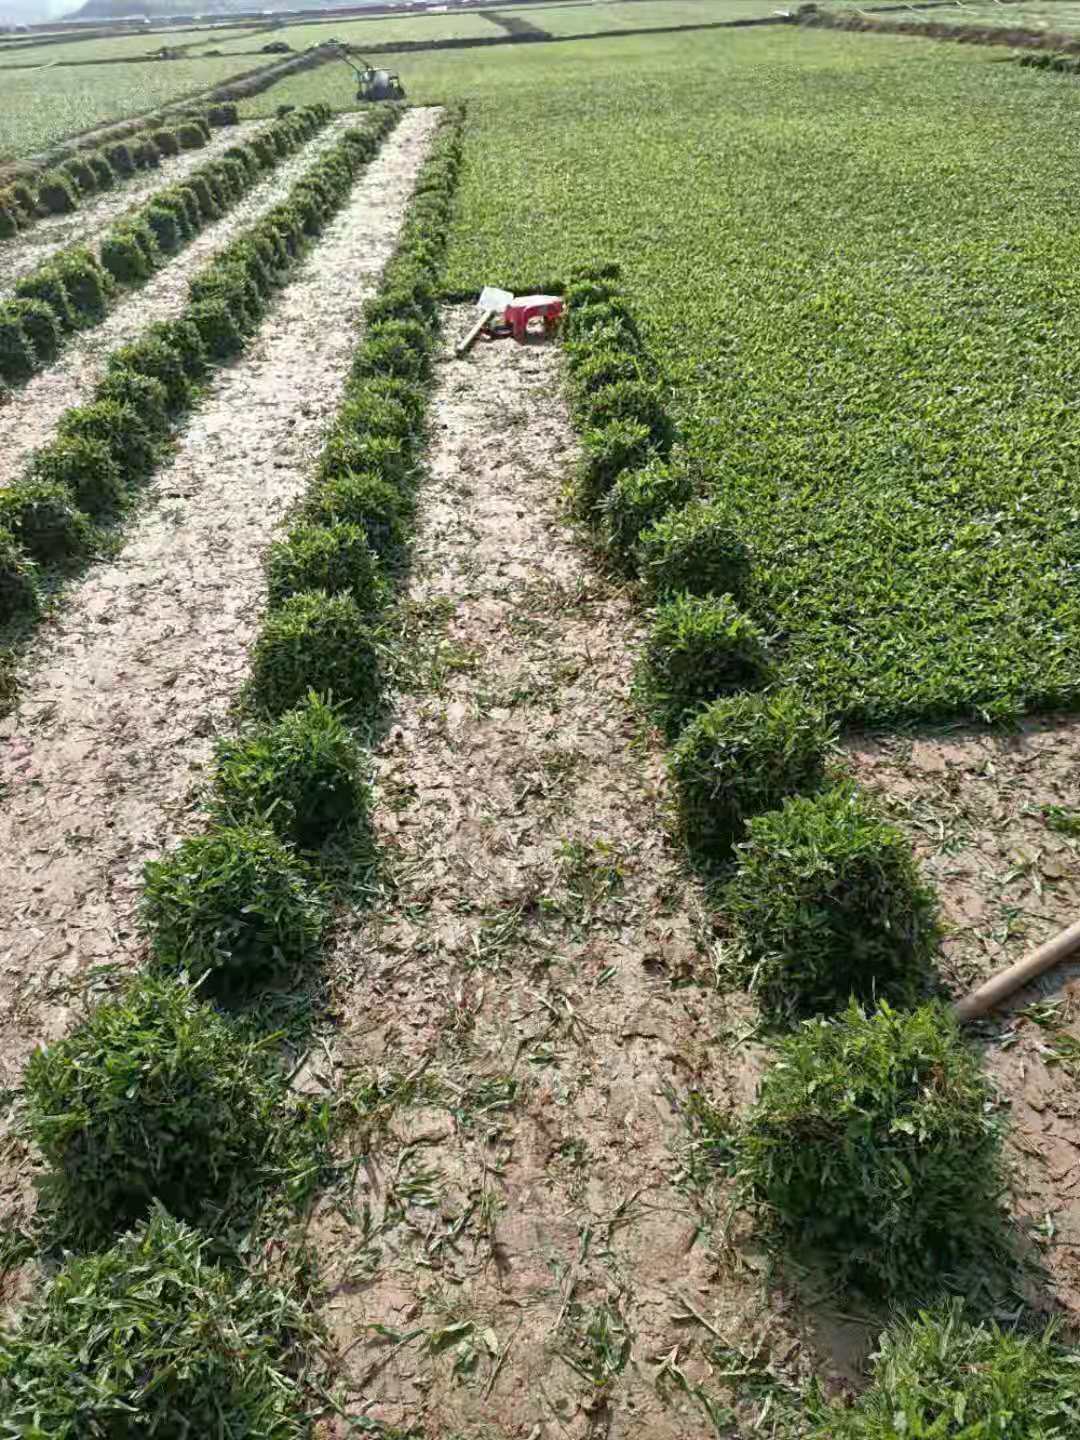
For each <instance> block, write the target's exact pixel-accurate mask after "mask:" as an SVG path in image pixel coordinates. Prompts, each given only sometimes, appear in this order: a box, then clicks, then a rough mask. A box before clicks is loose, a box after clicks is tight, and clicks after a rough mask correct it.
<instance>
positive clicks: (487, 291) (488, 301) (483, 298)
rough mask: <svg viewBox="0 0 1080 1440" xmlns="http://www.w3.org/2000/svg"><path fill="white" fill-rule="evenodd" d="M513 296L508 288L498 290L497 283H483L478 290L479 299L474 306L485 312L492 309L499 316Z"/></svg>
mask: <svg viewBox="0 0 1080 1440" xmlns="http://www.w3.org/2000/svg"><path fill="white" fill-rule="evenodd" d="M513 298H514V297H513V295H511V294H510V291H509V290H500V289H499V287H498V286H497V285H485V286H484V288H483V290H481V291H480V299H479V300H478V301H477V302H476V308H477V309H478V310H481V311H483V312H484V313H485V314H486V313H487V311H489V310H494V311H496V312H497V313H498V314H499V315H500V316H501V315H502V313H503V311H504V310H505V309H506V307H507V305H509V304H510V302H511V301H512V300H513Z"/></svg>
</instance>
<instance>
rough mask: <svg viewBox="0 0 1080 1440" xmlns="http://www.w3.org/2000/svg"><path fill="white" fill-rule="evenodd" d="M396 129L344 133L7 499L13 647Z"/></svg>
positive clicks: (4, 575)
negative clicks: (384, 137) (47, 588)
mask: <svg viewBox="0 0 1080 1440" xmlns="http://www.w3.org/2000/svg"><path fill="white" fill-rule="evenodd" d="M288 119H289V121H291V131H290V137H289V141H288V143H289V144H290V145H291V144H293V143H299V139H300V137H301V136H302V135H304V134H310V133H312V132H313V131H314V129H316V128H318V127H319V126H321V125H322V124H324V123H325V122H326V119H327V112H326V111H325V110H319V111H315V112H310V113H308V112H297V113H296V116H295V117H292V116H290V117H288ZM395 120H396V112H392V111H386V110H381V111H379V112H378V114H377V115H373V116H372V117H371V118H370V119H369V120H368V121H367V122H366V123H362V124H361V126H360V127H358V128H355V129H350V130H347V131H346V132H345V133H344V134H343V136H342V138H341V140H340V141H339V142H338V143H337V144H336V145H335V146H334V147H333V148H332V149H331V150H330V151H329V152H328V153H327V154H326V155H324V156H322V157H321V158H320V159H318V160H317V161H316V162H315V163H314V164H313V165H312V166H311V168H310V169H309V170H308V172H307V173H306V174H305V175H303V176H302V177H301V179H300V180H299V181H298V182H297V183H296V184H295V185H294V186H293V187H292V189H291V190H290V192H289V194H288V196H287V197H286V199H285V200H284V201H282V202H281V203H280V204H278V205H276V206H274V207H273V208H272V209H271V210H270V211H268V212H267V214H265V215H264V216H263V217H262V218H261V219H260V220H258V221H257V222H256V223H255V224H253V225H252V226H250V227H249V228H248V229H247V230H246V231H243V232H242V233H241V234H240V235H238V236H237V237H236V239H235V240H233V241H232V242H231V243H230V244H229V245H228V246H227V247H226V248H225V250H224V251H222V252H221V253H219V254H218V255H217V256H215V258H214V259H213V260H212V261H211V262H210V264H208V265H207V266H206V267H205V268H204V269H203V270H202V271H200V272H199V274H198V275H196V276H195V277H194V278H193V279H192V281H191V284H190V298H189V302H188V305H187V307H186V308H185V310H184V311H183V312H182V313H181V314H180V316H179V317H178V318H176V319H175V320H171V321H167V322H163V323H159V324H155V325H152V326H150V327H149V328H148V329H147V331H146V332H145V333H144V334H143V335H142V336H141V337H140V339H138V340H137V341H135V342H134V343H133V344H131V345H126V346H123V347H121V348H120V349H119V350H117V351H116V352H115V353H114V354H113V355H112V356H111V357H110V362H109V369H108V372H107V374H106V376H105V379H104V380H103V381H102V382H101V384H100V385H99V386H98V387H97V390H96V391H95V392H94V395H93V398H92V400H91V401H90V403H89V404H87V405H81V406H77V407H75V408H73V409H71V410H69V411H67V412H66V414H65V415H64V417H63V419H62V420H61V422H60V425H59V428H58V434H57V437H56V439H55V440H53V441H52V442H50V443H49V444H48V445H45V446H43V447H42V448H41V449H40V450H38V451H37V452H36V453H35V454H34V456H33V458H32V459H31V461H30V464H29V466H28V468H27V473H26V474H25V476H24V477H22V478H21V479H20V480H18V481H16V482H15V483H13V484H11V485H8V486H6V487H4V488H3V489H2V490H0V541H2V545H0V559H2V560H3V562H4V567H5V568H3V569H2V570H0V625H4V626H5V627H6V630H7V635H8V638H9V640H10V641H11V642H12V643H16V642H23V643H25V641H26V640H27V638H28V637H29V635H30V634H31V633H32V630H33V627H34V625H35V624H36V622H37V621H38V620H39V619H40V617H41V614H42V610H43V594H44V588H45V586H46V585H48V586H50V587H52V588H53V589H55V588H56V586H57V585H58V584H59V583H60V582H61V581H62V580H63V579H64V578H65V577H68V576H70V575H71V574H72V573H73V572H77V570H78V569H79V568H80V567H81V566H82V565H83V564H85V562H86V560H87V559H88V558H89V557H90V556H92V555H93V554H95V553H98V552H99V551H100V549H101V548H102V547H103V546H104V545H106V544H107V543H109V542H110V540H111V541H112V542H114V543H115V540H116V533H117V525H118V522H119V521H120V520H121V519H122V518H123V517H124V515H125V514H126V512H127V511H128V510H129V509H130V507H131V505H132V503H133V501H134V499H135V497H136V495H137V492H138V490H139V488H140V486H142V485H143V484H144V483H145V481H146V480H147V479H148V477H149V476H150V474H151V473H152V472H153V470H154V469H155V467H156V466H157V464H158V461H159V460H160V459H161V457H162V456H163V455H164V454H165V453H166V450H167V446H168V442H169V437H170V435H171V433H172V430H173V427H174V426H175V425H176V423H177V422H178V420H179V419H180V417H181V416H182V415H184V414H185V413H186V412H187V411H189V410H190V409H191V408H192V407H193V406H194V405H196V404H197V403H198V400H199V396H200V393H201V386H202V385H203V383H204V382H205V381H206V379H207V377H208V376H209V374H210V373H211V372H212V370H213V369H214V368H216V367H218V366H220V365H223V364H225V363H226V362H228V361H229V360H231V359H232V358H233V357H235V356H236V355H237V354H239V353H240V351H241V350H242V349H243V348H244V346H245V345H246V343H247V340H248V338H249V336H251V335H252V334H253V333H254V331H255V330H256V328H257V326H258V323H259V321H260V320H261V318H262V316H263V314H264V313H265V311H266V308H267V306H268V305H269V304H270V302H271V299H272V297H273V295H274V293H275V291H276V290H277V289H278V288H280V287H281V286H282V285H284V284H286V283H287V281H288V277H289V275H290V273H291V272H292V270H293V269H294V268H295V266H296V265H297V263H298V262H299V260H300V259H301V258H302V256H303V255H304V254H305V253H306V251H307V248H308V246H309V245H310V243H311V241H312V239H313V238H314V237H315V236H317V235H318V234H319V233H320V232H321V231H322V229H323V228H324V226H325V225H326V223H327V221H328V220H329V218H330V217H331V216H332V215H333V214H334V213H335V212H336V210H337V209H338V207H339V206H340V204H341V203H342V202H343V200H344V198H345V196H346V195H347V194H348V191H349V189H350V188H351V185H352V182H353V179H354V177H355V175H356V173H357V171H358V169H359V167H360V166H361V165H362V164H364V163H366V161H367V159H369V158H370V156H371V154H372V153H373V151H374V149H375V148H376V147H377V145H378V143H379V140H380V139H381V137H382V135H383V134H384V133H385V132H386V129H387V128H388V127H389V126H390V125H391V124H392V123H394V121H395ZM278 123H279V124H281V123H284V122H278ZM265 138H266V140H267V143H268V144H270V143H271V142H270V141H269V137H265ZM271 148H273V147H272V146H271ZM235 163H236V164H237V165H239V163H240V162H239V161H237V162H235Z"/></svg>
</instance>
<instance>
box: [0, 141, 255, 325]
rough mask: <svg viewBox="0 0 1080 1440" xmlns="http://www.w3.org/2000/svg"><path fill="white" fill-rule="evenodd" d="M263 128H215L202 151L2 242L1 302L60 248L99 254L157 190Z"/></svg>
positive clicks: (167, 159)
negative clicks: (105, 238) (109, 229)
mask: <svg viewBox="0 0 1080 1440" xmlns="http://www.w3.org/2000/svg"><path fill="white" fill-rule="evenodd" d="M258 128H259V126H258V125H257V124H255V123H254V122H252V121H245V122H244V123H242V124H240V125H225V126H222V127H221V128H220V129H218V130H214V131H213V132H212V133H211V135H210V141H209V143H208V144H207V145H204V146H203V148H202V149H201V150H184V151H182V152H181V153H180V154H179V155H166V156H164V157H163V158H162V161H161V165H160V166H159V168H158V169H157V170H146V171H141V172H140V173H139V174H138V175H136V176H133V177H132V178H131V179H130V180H128V181H126V182H122V183H120V184H118V185H117V187H116V189H115V190H108V191H106V192H105V193H104V194H103V195H96V196H94V198H93V199H91V200H87V201H86V203H85V204H83V205H81V206H80V207H79V209H78V210H77V211H76V212H75V213H74V214H72V215H46V216H45V217H44V219H41V220H38V221H35V223H34V225H33V227H32V229H30V230H28V231H26V232H25V234H22V235H17V236H14V237H13V238H12V239H10V240H5V241H3V242H2V243H0V271H2V273H3V283H2V284H0V300H6V299H7V298H8V297H9V296H10V295H11V293H12V291H13V290H14V288H15V286H16V284H17V283H18V282H19V281H20V280H21V279H22V278H23V276H24V275H28V274H29V273H30V271H31V270H36V269H37V267H38V266H39V265H42V264H44V262H45V261H46V260H48V259H49V258H50V257H51V256H53V255H55V254H56V252H57V251H58V250H63V249H64V248H65V246H68V245H89V246H90V247H91V248H92V249H93V250H94V251H95V253H96V252H97V245H98V242H99V240H100V232H101V231H103V230H104V229H105V228H106V226H109V225H112V224H113V223H114V221H116V220H119V219H120V218H121V217H122V216H124V215H126V214H127V213H128V212H129V211H130V210H134V209H135V208H136V206H139V205H143V204H144V203H145V202H146V201H147V200H148V199H149V197H150V196H151V195H153V194H154V192H155V191H157V190H162V189H164V188H165V187H166V186H167V185H177V184H179V183H180V182H181V181H183V180H186V179H187V177H188V176H189V175H190V174H191V172H192V171H193V170H197V169H198V168H199V166H200V165H203V164H205V163H206V162H207V161H208V160H213V159H214V158H215V157H216V156H218V155H220V154H222V152H223V151H225V150H228V148H229V146H230V145H237V144H239V142H240V141H241V140H244V139H246V138H247V136H248V135H250V134H251V133H252V131H254V130H257V129H258Z"/></svg>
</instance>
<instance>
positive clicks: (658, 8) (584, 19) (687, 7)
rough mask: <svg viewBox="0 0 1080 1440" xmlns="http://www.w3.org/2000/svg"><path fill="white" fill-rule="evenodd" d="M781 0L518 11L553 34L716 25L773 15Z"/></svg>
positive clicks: (623, 1)
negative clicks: (719, 22) (721, 22)
mask: <svg viewBox="0 0 1080 1440" xmlns="http://www.w3.org/2000/svg"><path fill="white" fill-rule="evenodd" d="M783 8H784V6H783V5H782V4H781V3H780V0H775V3H770V0H630V3H627V0H610V3H608V4H604V3H600V4H595V5H542V6H539V7H537V8H533V7H529V8H528V9H527V10H521V11H519V12H517V13H519V14H521V15H523V16H524V17H525V18H526V19H528V20H530V21H531V22H532V23H533V24H534V25H537V26H539V27H540V29H541V30H547V31H548V33H549V34H551V35H592V34H597V33H599V32H600V31H602V30H612V31H618V30H647V29H650V28H652V27H659V26H662V25H715V24H716V23H717V22H718V21H726V20H749V19H754V18H757V17H759V16H764V15H772V14H774V13H775V12H776V11H777V10H778V9H783Z"/></svg>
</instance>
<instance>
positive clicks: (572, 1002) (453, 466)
mask: <svg viewBox="0 0 1080 1440" xmlns="http://www.w3.org/2000/svg"><path fill="white" fill-rule="evenodd" d="M470 318H471V317H470V312H469V311H468V310H466V309H457V310H453V311H451V312H450V313H449V315H448V317H447V330H446V334H447V336H448V337H451V338H452V337H454V336H455V335H456V334H457V333H458V332H459V331H461V330H464V328H465V327H466V324H467V323H468V320H469V319H470ZM560 383H561V380H560V373H559V362H558V355H557V351H556V350H555V349H554V348H543V347H528V348H524V349H521V348H517V347H516V346H514V345H513V344H512V343H509V342H507V343H503V344H500V345H491V346H488V347H483V346H482V347H480V348H478V349H477V350H475V351H474V352H473V354H472V356H471V357H470V358H469V359H468V360H466V361H455V360H453V359H451V358H449V355H448V354H447V355H446V356H444V358H443V360H442V361H441V364H440V370H439V380H438V385H437V390H436V395H435V400H434V407H433V435H432V450H431V477H430V482H429V483H428V484H427V485H426V487H425V491H424V497H423V513H422V517H421V523H420V533H419V537H418V544H417V552H416V564H415V569H414V573H413V577H412V582H411V588H410V591H409V595H408V601H407V615H406V621H405V628H406V631H407V645H406V650H407V653H408V655H409V656H411V659H410V661H409V667H408V671H407V673H406V674H405V675H404V676H403V687H404V690H405V694H404V695H403V698H402V704H401V708H400V711H399V712H398V714H397V717H396V719H397V723H396V724H395V725H394V728H393V730H392V732H391V733H390V734H389V736H388V738H387V740H386V742H385V744H384V745H383V746H382V748H381V751H380V753H379V755H378V785H379V799H380V803H379V806H378V809H377V827H378V832H379V833H378V840H379V844H380V849H381V851H382V853H383V854H384V855H385V856H386V857H387V861H386V863H387V870H388V873H387V876H386V885H387V891H388V894H387V899H386V903H385V905H384V906H379V907H377V908H375V909H374V910H373V911H372V912H371V913H370V914H368V915H365V916H362V917H353V920H352V922H351V923H349V924H345V925H343V926H342V927H341V931H340V935H339V943H338V945H337V947H336V950H335V956H334V977H333V985H334V994H335V1000H336V1006H335V1008H336V1010H337V1011H338V1012H339V1015H340V1018H341V1028H340V1030H339V1031H338V1032H337V1033H336V1036H335V1038H334V1039H333V1040H332V1041H331V1043H332V1044H333V1045H336V1051H335V1052H332V1053H333V1062H334V1064H333V1069H332V1070H331V1069H329V1068H327V1069H325V1071H324V1074H323V1081H324V1083H327V1084H332V1085H334V1086H335V1087H336V1088H339V1089H340V1090H343V1091H344V1092H345V1093H346V1094H349V1095H353V1096H354V1097H355V1099H356V1105H357V1112H358V1120H357V1126H356V1132H355V1137H354V1143H355V1155H356V1170H355V1173H354V1182H353V1184H352V1186H351V1188H347V1189H346V1190H340V1191H338V1192H336V1193H334V1194H332V1195H329V1196H328V1197H327V1198H326V1200H325V1202H324V1204H323V1206H322V1209H321V1212H320V1214H319V1215H318V1216H317V1217H316V1218H315V1220H314V1221H313V1223H312V1226H311V1228H310V1230H309V1239H310V1240H311V1241H312V1243H313V1250H314V1252H315V1253H316V1254H317V1255H318V1256H319V1257H320V1263H321V1267H322V1268H321V1277H320V1278H321V1280H322V1283H323V1286H324V1289H325V1297H326V1298H325V1307H324V1318H325V1320H326V1322H327V1324H328V1326H329V1327H330V1331H331V1334H332V1335H333V1337H334V1340H335V1343H336V1347H337V1351H338V1354H339V1357H340V1365H341V1377H342V1384H343V1387H344V1390H345V1391H346V1393H347V1397H348V1398H347V1402H346V1404H345V1405H344V1409H345V1411H346V1412H347V1413H349V1414H351V1415H357V1414H361V1413H362V1414H365V1415H367V1416H369V1417H370V1418H372V1419H378V1420H381V1421H383V1422H384V1423H386V1424H388V1425H391V1426H403V1427H406V1428H408V1429H409V1433H410V1434H412V1433H414V1430H413V1428H412V1427H415V1433H417V1434H423V1435H425V1436H429V1437H451V1436H459V1435H461V1436H464V1435H467V1436H469V1437H470V1440H472V1437H481V1436H489V1435H490V1436H493V1437H494V1436H496V1435H498V1436H502V1437H506V1436H522V1437H524V1436H540V1435H554V1434H560V1435H565V1436H574V1437H578V1436H587V1435H594V1434H610V1435H611V1436H631V1435H633V1436H640V1435H644V1434H648V1435H650V1436H653V1437H676V1436H677V1437H686V1440H690V1437H694V1440H698V1437H700V1436H702V1435H703V1434H706V1433H709V1431H710V1430H711V1422H710V1408H711V1407H714V1408H715V1413H716V1414H717V1415H720V1414H721V1413H723V1412H724V1407H725V1405H726V1404H727V1402H728V1401H729V1400H731V1401H733V1403H736V1404H740V1403H742V1402H741V1401H740V1399H739V1396H738V1394H737V1393H736V1392H737V1391H738V1388H739V1387H738V1386H737V1385H732V1384H731V1383H729V1382H728V1381H727V1380H726V1379H725V1378H724V1377H725V1375H726V1374H727V1372H728V1371H729V1370H730V1369H731V1368H732V1366H734V1367H735V1369H739V1368H740V1367H743V1368H745V1365H746V1363H747V1362H746V1359H745V1356H746V1355H749V1356H752V1355H753V1354H754V1353H756V1350H757V1348H758V1346H759V1345H761V1344H764V1346H765V1348H766V1351H767V1352H768V1354H770V1355H771V1356H773V1357H774V1358H776V1359H777V1360H778V1362H782V1363H783V1365H784V1366H786V1367H787V1368H788V1370H789V1372H790V1373H791V1375H792V1376H799V1375H801V1376H802V1378H805V1377H806V1376H807V1375H808V1374H809V1373H810V1369H811V1368H813V1369H817V1370H822V1371H823V1372H824V1373H825V1374H826V1375H827V1373H828V1366H827V1365H826V1366H822V1365H820V1363H819V1362H818V1361H817V1360H816V1359H815V1358H814V1357H813V1353H812V1351H811V1350H810V1349H809V1348H808V1346H807V1345H805V1344H804V1343H803V1341H802V1340H801V1339H800V1336H799V1334H798V1333H797V1332H796V1331H795V1330H794V1329H793V1328H792V1326H791V1325H790V1323H789V1321H788V1320H787V1319H786V1318H785V1309H786V1308H787V1307H786V1306H785V1303H784V1302H783V1300H782V1299H781V1300H779V1301H778V1300H777V1299H776V1297H774V1298H773V1300H772V1302H771V1306H772V1308H770V1302H769V1300H768V1298H767V1296H766V1294H765V1292H764V1289H763V1286H762V1284H761V1280H760V1275H759V1273H758V1272H759V1270H760V1259H757V1260H755V1259H754V1258H753V1255H752V1252H751V1250H750V1249H748V1248H745V1247H744V1248H742V1249H740V1250H738V1251H736V1250H735V1249H734V1248H733V1247H732V1244H731V1243H730V1242H728V1241H723V1240H722V1239H721V1229H722V1227H721V1225H720V1223H719V1217H720V1215H721V1212H722V1211H723V1208H724V1198H723V1195H722V1193H720V1191H719V1187H717V1186H715V1185H710V1184H709V1183H708V1181H709V1176H708V1175H706V1176H704V1177H703V1176H702V1175H701V1174H700V1169H701V1167H700V1164H698V1163H697V1162H695V1160H694V1158H693V1155H692V1153H691V1151H690V1147H689V1138H690V1133H689V1130H688V1127H687V1123H686V1116H685V1109H686V1104H687V1097H688V1095H689V1092H690V1091H691V1089H692V1088H694V1087H695V1086H697V1085H699V1084H703V1085H706V1086H707V1088H709V1090H710V1091H713V1092H715V1093H718V1094H721V1095H723V1096H724V1097H725V1103H729V1104H733V1105H734V1104H740V1103H745V1101H746V1100H747V1099H748V1098H749V1094H750V1091H751V1089H752V1083H753V1080H752V1076H753V1063H752V1060H748V1059H747V1057H746V1056H745V1054H742V1055H741V1054H740V1053H739V1051H738V1050H737V1048H736V1047H735V1045H734V1044H733V1041H734V1039H735V1030H736V1027H737V1025H738V1024H739V1023H740V1013H739V1010H738V1008H737V1007H735V1008H733V1007H732V1006H731V1005H730V1004H729V1002H728V1000H727V998H726V997H724V996H723V995H721V994H720V993H719V992H718V990H717V989H716V987H715V985H714V984H713V983H712V980H713V977H712V971H711V964H710V934H709V925H708V916H707V915H705V914H704V913H703V912H702V908H701V904H700V900H699V897H698V895H697V893H696V891H695V889H694V887H693V886H692V885H691V884H690V883H688V879H687V876H686V873H685V870H684V867H683V866H682V864H681V862H680V859H679V857H678V856H677V855H676V854H675V853H674V851H673V850H672V848H671V847H670V846H669V843H668V841H667V838H666V835H665V831H664V828H663V808H664V774H663V764H662V757H661V753H660V751H659V749H658V748H657V747H656V746H655V745H654V744H653V743H652V740H651V738H647V737H643V736H642V735H641V734H640V733H639V728H638V721H637V718H636V715H635V711H634V709H633V707H632V704H631V702H630V700H629V695H628V690H629V685H630V675H631V667H632V663H633V657H634V652H635V650H636V642H637V639H638V636H639V632H640V628H641V621H642V614H641V611H640V609H639V608H638V607H637V606H636V605H635V604H634V602H633V601H632V600H631V599H630V598H629V597H627V596H626V595H625V594H624V593H622V592H621V591H620V589H619V588H618V587H617V586H614V585H613V584H612V583H611V582H610V581H609V580H607V579H605V578H604V577H603V576H602V575H601V574H600V573H599V571H598V570H597V569H596V568H595V566H593V565H592V563H591V561H590V559H589V557H588V556H587V554H586V553H585V552H584V551H583V550H582V549H581V548H580V547H579V546H578V545H577V544H576V542H575V537H574V535H573V532H572V531H571V530H570V529H569V528H568V526H567V524H566V523H565V520H564V517H563V512H562V506H561V500H560V486H561V484H562V482H563V480H564V479H565V478H566V477H567V475H568V472H569V469H570V466H571V463H572V461H573V458H574V454H575V445H574V440H573V437H572V433H571V431H570V428H569V423H568V420H567V417H566V413H565V409H564V407H563V405H562V403H561V401H560V400H559V399H558V393H559V390H560ZM743 1352H745V1355H744V1353H743ZM768 1383H769V1384H770V1385H772V1384H774V1381H773V1380H772V1379H770V1380H769V1381H768ZM775 1383H776V1384H777V1388H779V1389H782V1387H781V1386H779V1384H778V1382H775ZM755 1404H756V1405H757V1408H758V1410H760V1403H759V1402H757V1401H753V1400H747V1401H746V1406H745V1409H746V1413H747V1414H748V1415H753V1414H754V1413H756V1412H755V1409H754V1406H755ZM345 1433H346V1431H345V1429H344V1427H343V1426H342V1428H337V1422H334V1423H333V1424H331V1425H329V1426H328V1427H327V1430H326V1434H327V1435H338V1434H340V1435H344V1434H345ZM724 1433H727V1432H726V1431H725V1432H724ZM763 1433H766V1434H767V1433H769V1431H768V1430H766V1431H764V1432H763Z"/></svg>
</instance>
